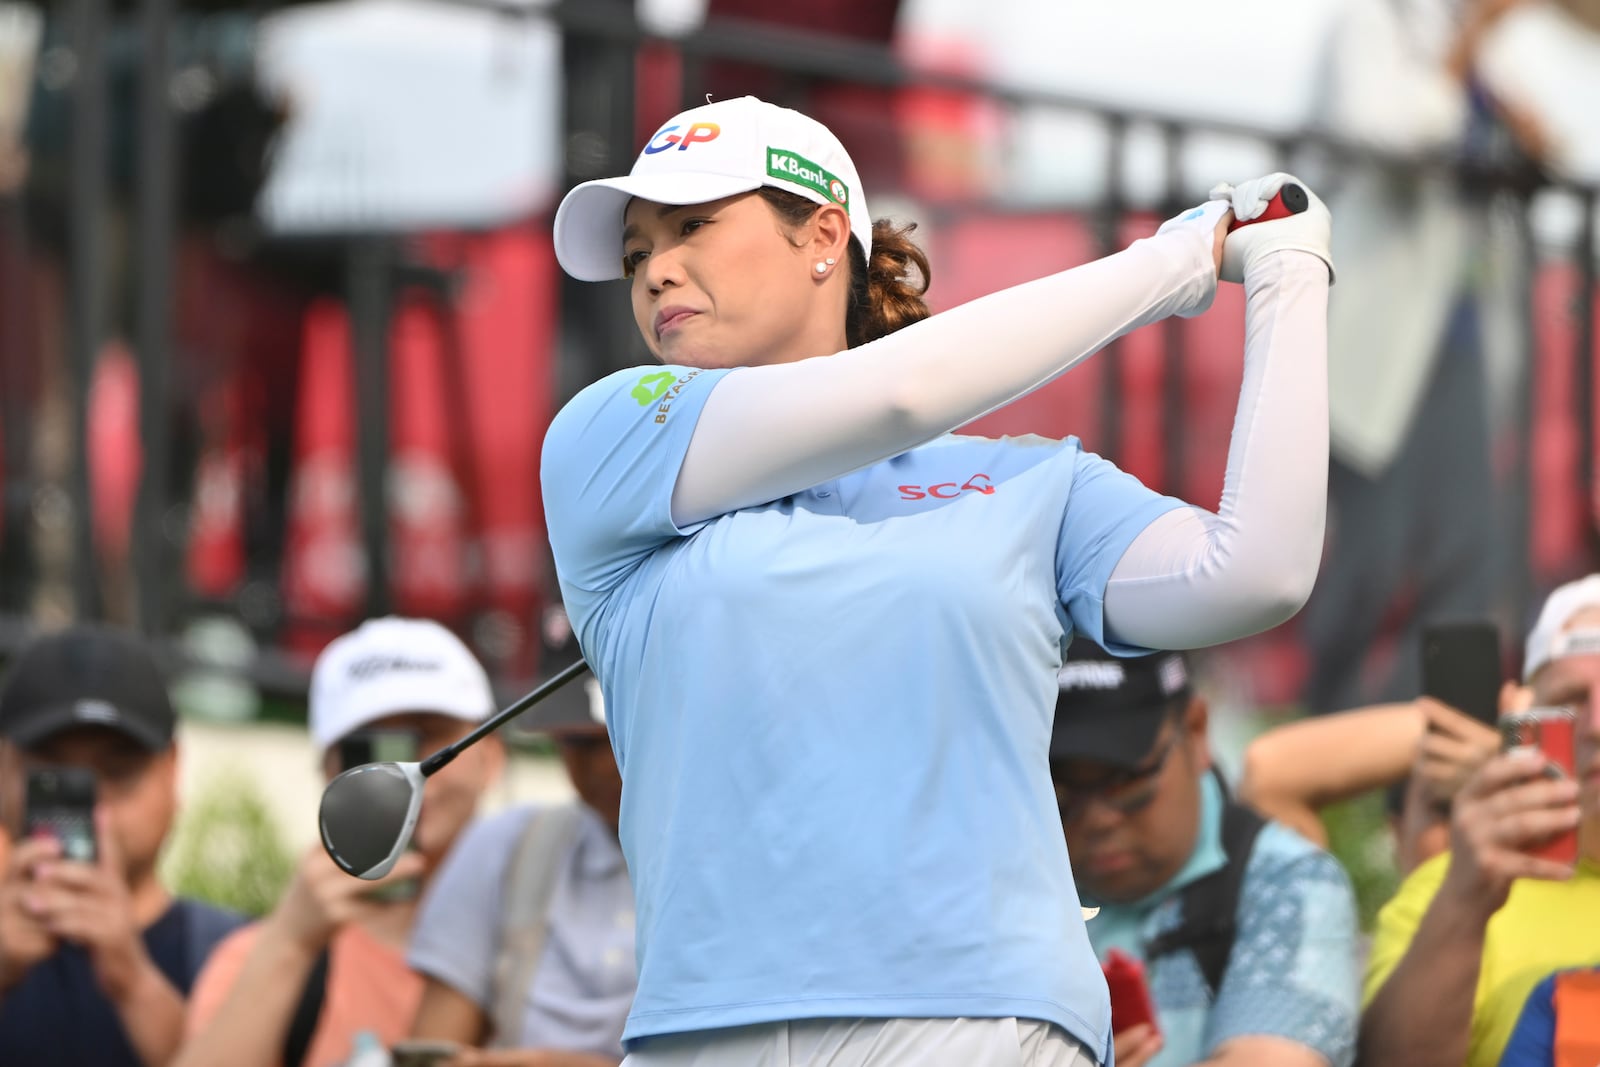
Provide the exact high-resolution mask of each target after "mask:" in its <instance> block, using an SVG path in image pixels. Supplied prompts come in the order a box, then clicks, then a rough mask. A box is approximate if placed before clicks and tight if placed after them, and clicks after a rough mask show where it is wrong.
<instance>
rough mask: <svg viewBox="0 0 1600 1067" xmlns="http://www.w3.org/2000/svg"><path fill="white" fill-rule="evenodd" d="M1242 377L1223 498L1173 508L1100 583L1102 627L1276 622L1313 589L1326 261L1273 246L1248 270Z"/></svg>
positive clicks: (1187, 640) (1324, 467)
mask: <svg viewBox="0 0 1600 1067" xmlns="http://www.w3.org/2000/svg"><path fill="white" fill-rule="evenodd" d="M1245 293H1246V301H1247V302H1246V307H1245V356H1244V382H1243V385H1242V386H1241V387H1240V391H1239V409H1238V413H1237V414H1236V415H1235V417H1234V423H1233V436H1232V440H1231V442H1230V444H1229V447H1228V469H1227V474H1226V477H1225V478H1224V480H1223V489H1222V501H1221V505H1220V506H1219V507H1218V509H1217V511H1216V513H1215V514H1213V513H1211V512H1209V511H1206V510H1204V509H1202V508H1195V507H1190V508H1177V509H1175V510H1173V511H1169V512H1166V513H1165V514H1163V515H1162V516H1161V517H1160V518H1158V519H1156V520H1155V522H1153V523H1151V524H1150V526H1149V527H1147V528H1146V529H1145V530H1144V532H1143V533H1141V534H1140V535H1139V536H1138V537H1136V538H1135V539H1134V541H1133V543H1132V544H1131V545H1130V546H1129V547H1128V550H1127V551H1126V552H1125V553H1124V554H1123V556H1122V559H1121V560H1119V561H1118V563H1117V566H1116V569H1115V570H1114V571H1113V572H1112V574H1111V580H1110V581H1109V582H1108V583H1107V584H1106V594H1105V615H1106V627H1107V629H1108V630H1109V631H1110V632H1111V633H1112V634H1113V635H1114V636H1115V637H1116V639H1117V640H1118V641H1121V642H1123V643H1125V644H1132V645H1144V646H1145V647H1148V648H1197V647H1200V646H1203V645H1214V644H1221V643H1222V642H1225V641H1232V640H1234V639H1236V638H1240V637H1246V636H1248V635H1250V634H1253V633H1258V632H1260V631H1262V630H1265V629H1268V628H1270V627H1272V626H1276V625H1278V624H1279V623H1281V622H1283V621H1284V620H1285V619H1288V618H1289V617H1290V616H1292V615H1293V614H1294V613H1295V612H1296V611H1298V610H1299V609H1300V606H1301V605H1302V604H1304V603H1305V600H1306V597H1308V596H1309V595H1310V594H1311V586H1312V584H1313V583H1314V582H1315V581H1316V577H1317V566H1318V563H1319V562H1320V560H1321V558H1322V535H1323V520H1324V514H1325V511H1326V507H1327V481H1328V268H1327V265H1326V264H1325V263H1324V262H1323V261H1322V260H1321V259H1320V258H1318V257H1317V256H1314V255H1312V254H1310V253H1308V252H1291V251H1284V252H1276V253H1273V254H1272V255H1270V256H1266V257H1263V259H1262V260H1261V261H1260V262H1259V263H1258V264H1255V265H1253V266H1252V267H1251V268H1250V269H1249V272H1248V273H1247V274H1246V276H1245Z"/></svg>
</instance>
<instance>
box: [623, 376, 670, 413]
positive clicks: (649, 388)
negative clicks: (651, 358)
mask: <svg viewBox="0 0 1600 1067" xmlns="http://www.w3.org/2000/svg"><path fill="white" fill-rule="evenodd" d="M672 377H673V376H672V373H671V372H670V371H664V370H661V371H656V372H655V373H654V374H646V375H645V376H644V377H642V378H640V379H639V380H638V382H636V383H635V384H634V387H633V398H634V399H635V400H637V401H638V402H639V406H640V407H642V408H647V407H649V406H650V405H651V404H654V403H655V402H656V401H657V400H659V399H660V398H661V394H662V393H664V392H666V391H667V389H668V387H670V386H671V385H672Z"/></svg>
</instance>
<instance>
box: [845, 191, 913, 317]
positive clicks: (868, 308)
mask: <svg viewBox="0 0 1600 1067" xmlns="http://www.w3.org/2000/svg"><path fill="white" fill-rule="evenodd" d="M916 228H917V224H916V223H914V222H908V223H905V224H903V225H896V224H895V223H894V222H891V221H890V220H888V219H878V220H877V221H876V222H874V223H873V224H872V258H871V259H870V260H869V261H867V262H865V263H863V262H861V259H862V256H861V253H860V252H859V251H857V248H858V247H859V246H858V245H857V244H856V243H852V244H851V246H850V258H851V266H852V267H854V268H855V277H856V278H862V277H864V278H865V284H860V283H858V284H856V285H854V286H852V287H851V288H852V290H853V291H852V292H851V294H850V296H851V299H850V314H849V319H848V321H847V322H846V324H845V331H846V334H847V336H848V338H849V341H850V347H851V348H854V347H856V346H857V345H864V344H866V343H867V342H868V341H875V340H877V339H878V338H880V337H884V336H887V335H888V334H891V333H894V332H895V331H896V330H898V329H901V328H903V327H906V326H910V325H911V324H912V323H913V322H920V321H922V320H923V319H925V318H927V317H928V314H929V312H928V303H927V301H926V300H924V299H923V298H922V294H924V293H926V292H927V291H928V281H929V279H930V275H929V272H928V256H927V253H925V252H924V251H923V250H922V249H920V248H918V247H917V245H916V243H915V242H914V241H912V240H911V232H912V231H913V230H915V229H916Z"/></svg>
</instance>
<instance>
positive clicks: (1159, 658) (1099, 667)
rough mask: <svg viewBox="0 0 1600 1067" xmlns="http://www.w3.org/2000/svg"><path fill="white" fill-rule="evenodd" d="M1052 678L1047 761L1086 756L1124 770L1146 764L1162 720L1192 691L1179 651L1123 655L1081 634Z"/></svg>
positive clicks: (1080, 758) (1083, 757)
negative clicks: (1052, 715)
mask: <svg viewBox="0 0 1600 1067" xmlns="http://www.w3.org/2000/svg"><path fill="white" fill-rule="evenodd" d="M1056 681H1057V683H1058V685H1059V691H1058V693H1057V695H1056V722H1055V729H1054V731H1053V732H1052V733H1051V736H1050V761H1051V762H1052V763H1056V762H1060V761H1062V760H1086V761H1088V762H1091V763H1104V764H1107V765H1109V766H1113V767H1117V768H1121V769H1124V770H1132V769H1134V768H1136V767H1138V766H1139V765H1140V764H1142V763H1143V762H1144V760H1145V759H1146V757H1148V756H1149V754H1150V750H1151V748H1153V747H1154V746H1155V741H1156V735H1157V734H1158V733H1160V732H1161V724H1162V723H1163V722H1165V721H1166V719H1167V716H1168V715H1169V714H1170V713H1171V712H1172V710H1173V709H1174V708H1175V707H1176V706H1178V704H1179V702H1180V701H1182V702H1185V703H1186V702H1187V701H1188V699H1189V697H1190V695H1191V694H1192V693H1193V690H1192V688H1191V687H1190V684H1189V664H1188V661H1187V660H1186V659H1185V658H1184V655H1183V653H1181V652H1157V653H1155V654H1154V655H1150V656H1137V657H1134V658H1131V659H1130V658H1122V657H1119V656H1113V655H1112V654H1111V653H1109V652H1107V651H1106V650H1105V649H1103V648H1101V647H1100V646H1099V645H1097V644H1095V643H1094V642H1093V641H1090V640H1088V639H1087V638H1082V637H1080V638H1077V639H1075V640H1074V641H1073V642H1072V646H1071V647H1070V648H1068V649H1067V659H1066V662H1065V663H1063V664H1062V666H1061V670H1060V672H1059V673H1058V674H1057V676H1056Z"/></svg>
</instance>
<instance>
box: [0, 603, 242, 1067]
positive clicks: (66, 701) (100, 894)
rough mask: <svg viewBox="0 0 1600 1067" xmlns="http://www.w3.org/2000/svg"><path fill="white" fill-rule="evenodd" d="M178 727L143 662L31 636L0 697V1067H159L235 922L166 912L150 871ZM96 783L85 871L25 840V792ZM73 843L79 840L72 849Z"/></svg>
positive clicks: (170, 906) (169, 793)
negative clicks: (51, 777)
mask: <svg viewBox="0 0 1600 1067" xmlns="http://www.w3.org/2000/svg"><path fill="white" fill-rule="evenodd" d="M175 725H176V716H175V715H174V713H173V709H172V704H171V702H170V701H169V700H168V698H167V690H166V685H165V683H164V681H163V679H162V677H161V673H160V671H159V670H158V669H157V667H156V664H155V662H154V660H153V659H152V657H151V656H150V653H149V652H148V651H147V650H146V649H145V648H144V647H143V646H142V645H140V644H139V643H138V642H137V641H136V640H135V639H134V638H132V637H131V636H128V635H126V634H123V633H119V632H117V631H115V630H111V629H105V628H100V627H82V628H78V629H73V630H68V631H66V632H64V633H60V634H54V635H51V636H48V637H44V638H40V639H39V640H38V641H36V642H34V643H33V644H32V645H31V646H29V647H28V648H27V649H25V650H24V651H23V653H22V655H21V656H20V657H19V659H18V660H17V662H16V663H15V664H13V666H12V669H11V672H10V675H9V677H8V678H7V679H6V685H5V689H4V691H3V692H0V738H3V740H0V783H3V786H0V788H3V790H4V796H3V800H4V805H3V810H4V812H5V819H6V822H7V826H8V829H9V830H10V832H11V833H12V834H14V835H16V841H15V844H14V846H13V847H12V849H11V855H10V859H9V862H8V863H7V865H6V868H5V873H4V875H3V876H0V1065H3V1067H37V1065H39V1064H46V1063H48V1064H52V1065H60V1067H71V1065H76V1064H82V1065H84V1067H91V1065H92V1067H124V1065H127V1067H136V1065H141V1064H143V1065H147V1067H154V1065H159V1064H165V1063H166V1062H168V1061H169V1060H170V1059H171V1058H172V1055H173V1053H174V1052H175V1051H176V1050H177V1047H178V1044H179V1042H180V1040H181V1039H182V1036H183V1020H184V1002H185V1000H186V998H187V997H188V994H189V988H190V986H191V984H192V983H193V982H194V978H195V975H196V974H197V973H198V972H199V970H200V965H201V964H202V963H204V962H205V959H206V957H207V956H208V955H209V954H210V952H211V949H212V946H214V945H215V944H216V943H217V942H218V941H219V940H221V938H222V937H223V935H225V934H226V933H227V932H228V931H229V930H231V929H233V928H234V927H235V926H237V925H238V924H239V922H240V920H239V919H238V918H237V917H235V916H232V915H229V914H228V913H226V912H222V911H218V910H217V909H215V908H211V907H207V906H206V905H204V904H199V903H196V902H194V901H188V900H175V899H174V898H173V897H172V896H171V895H170V894H169V893H168V892H167V890H166V889H165V887H163V886H162V885H161V883H160V881H159V880H158V879H157V877H156V858H157V856H158V855H159V854H160V851H161V845H162V842H163V841H164V840H165V839H166V836H167V831H168V830H169V829H170V828H171V825H172V819H173V816H174V814H175V813H176V809H177V760H178V755H177V746H176V745H175V744H174V742H173V728H174V726H175ZM63 767H70V768H80V769H85V770H88V771H90V772H92V773H93V776H94V783H95V803H94V837H95V843H94V847H95V851H96V855H95V856H94V857H93V859H87V858H75V857H74V856H73V855H72V854H71V853H72V851H74V849H73V846H72V842H71V841H70V840H68V841H63V840H62V839H61V838H58V837H55V836H50V835H47V834H44V833H41V832H40V831H39V829H38V828H37V827H36V828H35V830H34V832H33V833H32V834H30V835H27V836H26V837H25V836H24V829H25V825H26V823H25V813H24V807H25V800H24V797H25V791H24V781H25V780H26V779H27V777H28V775H29V772H31V771H35V770H42V769H44V768H58V769H59V768H63ZM69 836H70V837H72V838H73V839H75V840H79V838H77V835H75V834H74V835H69Z"/></svg>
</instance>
